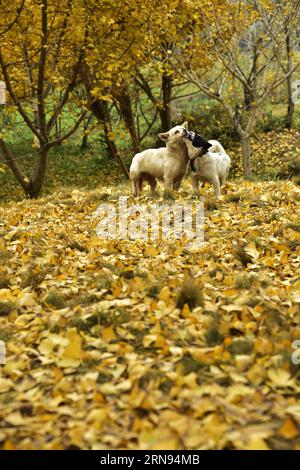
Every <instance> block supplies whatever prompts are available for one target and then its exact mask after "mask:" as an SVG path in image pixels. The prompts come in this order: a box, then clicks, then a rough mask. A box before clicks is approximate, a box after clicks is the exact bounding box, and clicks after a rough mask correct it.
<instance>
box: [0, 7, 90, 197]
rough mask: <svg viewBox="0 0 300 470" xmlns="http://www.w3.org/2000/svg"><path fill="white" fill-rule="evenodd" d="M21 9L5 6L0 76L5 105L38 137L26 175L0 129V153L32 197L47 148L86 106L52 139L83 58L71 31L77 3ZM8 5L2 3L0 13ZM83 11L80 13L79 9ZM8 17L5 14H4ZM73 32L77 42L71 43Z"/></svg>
mask: <svg viewBox="0 0 300 470" xmlns="http://www.w3.org/2000/svg"><path fill="white" fill-rule="evenodd" d="M25 6H26V8H25V7H23V8H22V3H21V6H16V7H15V8H13V7H11V8H10V11H9V13H10V16H11V21H12V27H11V28H10V29H7V28H6V27H5V24H1V32H0V34H1V36H2V40H1V44H0V74H1V78H3V80H4V81H5V83H6V87H7V92H8V96H9V105H11V106H12V108H13V109H14V111H15V112H18V113H19V114H20V116H21V117H22V119H23V121H24V123H25V124H26V125H27V126H28V128H29V129H30V130H31V131H32V133H33V135H34V136H35V138H36V140H37V141H38V150H37V152H36V158H35V161H34V163H33V168H32V172H31V175H30V176H29V177H28V176H26V175H25V174H24V172H23V171H22V169H21V168H20V166H19V165H18V162H17V160H16V159H15V158H14V155H13V154H12V152H11V149H10V147H9V145H8V144H7V142H6V139H5V132H4V131H3V132H2V134H1V138H0V149H1V153H2V157H3V158H4V160H5V162H6V163H7V165H8V166H9V168H10V169H11V170H12V172H13V174H14V176H15V177H16V179H17V180H18V182H19V183H20V185H21V186H22V188H23V189H24V191H25V193H26V194H27V195H28V196H29V197H37V196H38V195H39V193H40V190H41V188H42V184H43V181H44V178H45V173H46V168H47V160H48V154H49V150H50V149H51V148H53V147H54V146H55V145H57V144H59V143H61V142H62V141H65V140H66V139H67V138H68V137H70V136H71V135H72V134H73V133H74V132H75V131H76V129H77V128H78V127H79V125H80V123H81V122H82V120H83V118H84V116H85V114H86V110H85V109H84V108H83V107H82V108H81V109H79V111H78V113H77V115H76V118H75V122H74V123H73V124H71V125H70V126H69V128H67V129H65V130H64V131H63V132H62V134H61V135H60V136H59V137H57V136H56V135H55V124H56V123H57V120H58V118H59V117H60V116H61V115H62V113H63V112H65V111H66V110H67V109H68V106H69V102H70V98H71V95H72V91H73V89H74V87H75V86H76V83H77V78H78V74H79V71H80V64H81V62H82V60H83V54H84V48H85V40H86V34H85V32H84V31H83V30H81V31H78V30H77V31H76V29H75V28H76V15H75V14H74V11H76V12H77V14H78V9H79V7H80V4H79V3H77V2H75V1H72V0H60V1H58V0H30V1H26V5H25ZM4 13H5V14H7V7H6V6H5V5H3V4H2V3H1V15H0V16H2V15H3V14H4ZM83 13H84V12H83ZM6 18H7V16H6ZM74 31H76V34H77V37H76V40H77V41H76V44H75V46H74V35H75V33H74Z"/></svg>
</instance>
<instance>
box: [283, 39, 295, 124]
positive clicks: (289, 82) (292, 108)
mask: <svg viewBox="0 0 300 470" xmlns="http://www.w3.org/2000/svg"><path fill="white" fill-rule="evenodd" d="M285 46H286V53H287V60H288V70H291V69H292V67H293V60H292V54H291V36H290V33H289V32H288V31H286V36H285ZM292 83H293V78H292V74H290V75H289V76H288V77H287V92H288V106H287V115H286V127H287V128H288V129H291V128H292V127H293V116H294V111H295V104H294V102H293V88H292Z"/></svg>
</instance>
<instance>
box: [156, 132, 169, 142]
mask: <svg viewBox="0 0 300 470" xmlns="http://www.w3.org/2000/svg"><path fill="white" fill-rule="evenodd" d="M158 137H159V138H160V140H162V141H163V142H167V140H168V138H169V132H162V133H161V134H158Z"/></svg>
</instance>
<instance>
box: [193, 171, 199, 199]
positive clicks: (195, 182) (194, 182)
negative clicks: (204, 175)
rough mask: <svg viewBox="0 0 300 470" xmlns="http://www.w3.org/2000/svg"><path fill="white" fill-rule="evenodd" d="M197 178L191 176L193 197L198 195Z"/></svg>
mask: <svg viewBox="0 0 300 470" xmlns="http://www.w3.org/2000/svg"><path fill="white" fill-rule="evenodd" d="M199 181H200V179H199V177H198V176H197V175H192V185H193V188H194V194H195V196H198V195H199Z"/></svg>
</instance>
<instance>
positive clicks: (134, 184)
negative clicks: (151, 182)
mask: <svg viewBox="0 0 300 470" xmlns="http://www.w3.org/2000/svg"><path fill="white" fill-rule="evenodd" d="M131 187H132V195H133V197H136V196H137V195H138V180H136V179H133V180H132V183H131Z"/></svg>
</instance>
